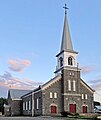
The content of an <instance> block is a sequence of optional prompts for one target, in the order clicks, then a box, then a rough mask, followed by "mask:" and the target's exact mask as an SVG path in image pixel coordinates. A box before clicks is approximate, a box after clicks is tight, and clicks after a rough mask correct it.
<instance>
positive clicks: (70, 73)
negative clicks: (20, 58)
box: [8, 6, 94, 116]
mask: <svg viewBox="0 0 101 120" xmlns="http://www.w3.org/2000/svg"><path fill="white" fill-rule="evenodd" d="M64 8H65V17H64V26H63V33H62V42H61V48H60V51H59V53H58V54H57V55H56V58H57V64H56V66H57V67H56V70H55V72H54V73H55V77H54V78H53V79H51V80H50V81H48V82H46V83H45V84H43V85H41V86H39V87H38V88H36V89H34V90H33V91H29V92H27V93H25V94H22V96H20V98H19V99H17V98H16V99H13V100H10V102H9V103H8V104H9V108H10V112H11V115H12V113H13V115H19V114H20V115H30V116H37V115H60V114H61V112H63V111H68V112H70V113H92V112H93V108H94V106H93V99H94V96H93V94H94V90H93V89H92V88H91V87H90V86H89V85H87V83H85V82H84V80H82V79H81V76H80V74H81V69H80V68H79V66H78V61H77V55H78V52H76V51H75V50H74V49H73V45H72V40H71V37H70V32H69V25H68V19H67V12H66V6H65V7H64ZM19 93H20V91H19ZM10 94H11V93H10V91H9V96H8V100H9V99H12V98H11V95H10ZM19 100H20V104H16V101H19ZM13 101H15V104H16V105H18V107H15V105H14V104H13V105H12V104H11V103H12V102H13ZM12 108H15V109H16V110H15V111H16V113H14V111H12V110H14V109H12ZM17 108H20V109H19V112H17Z"/></svg>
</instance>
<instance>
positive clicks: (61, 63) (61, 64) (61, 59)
mask: <svg viewBox="0 0 101 120" xmlns="http://www.w3.org/2000/svg"><path fill="white" fill-rule="evenodd" d="M61 66H63V58H62V57H60V67H61Z"/></svg>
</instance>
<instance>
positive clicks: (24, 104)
mask: <svg viewBox="0 0 101 120" xmlns="http://www.w3.org/2000/svg"><path fill="white" fill-rule="evenodd" d="M23 110H25V102H23Z"/></svg>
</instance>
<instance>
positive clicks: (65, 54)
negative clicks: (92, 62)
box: [55, 4, 80, 111]
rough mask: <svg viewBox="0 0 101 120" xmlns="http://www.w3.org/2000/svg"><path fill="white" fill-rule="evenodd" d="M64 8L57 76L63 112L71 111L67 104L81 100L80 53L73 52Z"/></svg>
mask: <svg viewBox="0 0 101 120" xmlns="http://www.w3.org/2000/svg"><path fill="white" fill-rule="evenodd" d="M63 8H65V18H64V27H63V33H62V42H61V49H60V52H59V53H58V54H57V55H56V57H57V67H56V71H55V75H56V76H57V75H58V74H61V95H62V111H64V110H65V111H69V106H68V105H67V103H68V104H70V103H72V104H74V103H76V99H77V97H78V99H80V69H79V68H78V63H77V54H78V52H76V51H74V50H73V45H72V41H71V37H70V32H69V25H68V19H67V11H66V10H67V9H68V8H67V6H66V4H65V7H63ZM67 100H68V102H67ZM69 102H70V103H69Z"/></svg>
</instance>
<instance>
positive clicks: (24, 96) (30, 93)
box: [22, 93, 32, 98]
mask: <svg viewBox="0 0 101 120" xmlns="http://www.w3.org/2000/svg"><path fill="white" fill-rule="evenodd" d="M31 95H32V93H30V94H28V95H25V96H22V98H26V97H28V96H31Z"/></svg>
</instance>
